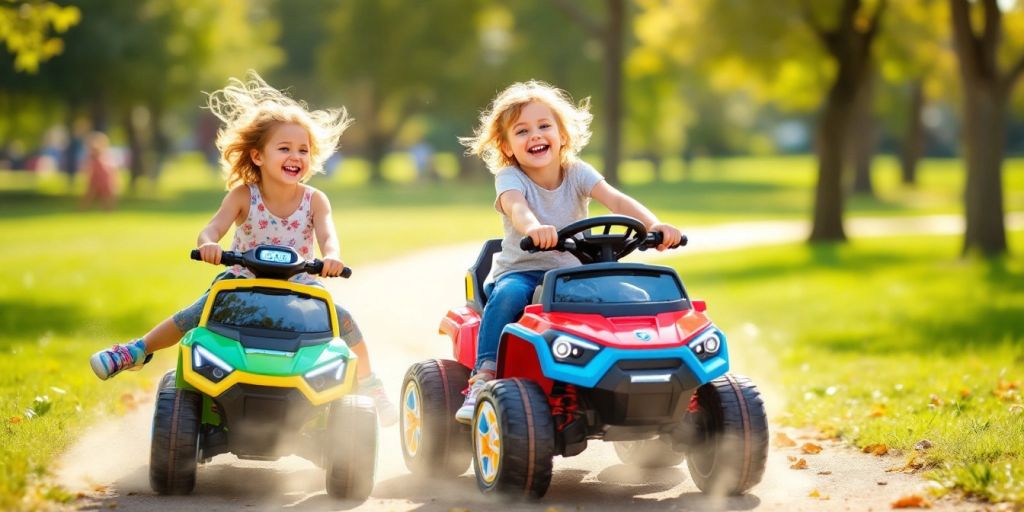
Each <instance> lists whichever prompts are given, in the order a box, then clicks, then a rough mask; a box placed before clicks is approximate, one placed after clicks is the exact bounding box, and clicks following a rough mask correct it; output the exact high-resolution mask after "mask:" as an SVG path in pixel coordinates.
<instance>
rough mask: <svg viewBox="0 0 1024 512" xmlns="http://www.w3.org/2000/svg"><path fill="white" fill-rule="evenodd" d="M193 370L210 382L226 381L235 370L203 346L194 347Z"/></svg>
mask: <svg viewBox="0 0 1024 512" xmlns="http://www.w3.org/2000/svg"><path fill="white" fill-rule="evenodd" d="M192 369H193V370H195V372H196V373H198V374H199V375H202V376H203V377H206V379H207V380H209V381H210V382H220V381H222V380H224V377H227V376H228V375H229V374H231V372H233V371H235V368H234V367H233V366H231V365H230V364H228V363H226V362H224V360H223V359H221V358H219V357H217V356H216V355H215V354H214V353H213V352H210V351H209V350H207V349H206V348H205V347H203V346H202V345H193V346H192Z"/></svg>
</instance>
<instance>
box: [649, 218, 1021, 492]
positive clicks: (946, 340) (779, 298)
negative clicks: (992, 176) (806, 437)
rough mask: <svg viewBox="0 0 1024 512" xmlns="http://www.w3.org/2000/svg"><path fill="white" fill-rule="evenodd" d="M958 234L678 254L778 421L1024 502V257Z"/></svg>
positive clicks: (949, 482) (738, 367) (1017, 242)
mask: <svg viewBox="0 0 1024 512" xmlns="http://www.w3.org/2000/svg"><path fill="white" fill-rule="evenodd" d="M959 244H960V240H959V239H958V238H953V237H909V238H899V239H896V238H878V239H870V240H858V241H854V242H853V243H850V244H848V245H843V246H817V247H809V246H805V245H796V246H786V247H772V248H760V249H751V250H746V251H742V252H736V253H728V254H716V255H701V256H694V257H680V258H679V259H677V260H674V261H670V262H669V264H673V265H674V266H676V267H677V268H679V269H680V272H681V274H682V275H683V278H684V281H685V282H686V284H687V286H688V289H689V291H690V293H691V294H692V295H694V296H696V297H699V298H704V299H706V300H707V301H708V303H709V311H710V312H711V313H712V315H713V317H714V318H715V319H716V321H717V322H718V323H719V324H720V325H721V326H722V327H723V328H724V329H725V331H726V333H728V334H729V343H730V351H731V355H732V356H733V360H734V364H733V369H734V370H735V371H738V372H739V373H746V374H750V375H752V376H753V377H755V380H757V381H759V382H762V383H770V384H769V385H768V387H767V389H766V390H765V391H766V395H767V396H768V404H767V406H768V408H769V415H770V416H771V418H772V419H773V420H775V421H780V422H783V423H786V424H790V425H796V426H813V427H816V428H817V429H819V430H820V431H821V432H822V433H823V434H824V436H825V437H839V438H843V439H845V440H847V441H849V442H851V443H853V444H855V445H857V446H859V447H867V446H878V445H884V446H885V447H886V449H888V450H896V451H899V452H902V453H903V454H904V456H905V457H904V463H905V464H906V466H904V467H903V470H906V471H924V472H925V474H926V475H927V476H928V477H929V478H932V479H935V480H937V481H939V482H940V483H942V484H943V485H944V486H946V488H947V489H956V490H959V491H963V492H964V493H966V494H971V495H976V496H979V497H982V498H986V499H991V500H995V501H1013V502H1016V503H1018V504H1024V428H1022V425H1024V414H1022V413H1024V402H1022V400H1021V390H1022V388H1021V383H1022V381H1024V258H1021V257H1019V256H1018V257H1014V258H1012V259H1007V260H1001V261H997V262H986V261H973V260H972V261H966V260H961V259H959V258H958V257H957V254H958V248H959ZM1011 244H1013V245H1014V246H1017V247H1020V246H1021V244H1024V232H1020V231H1018V232H1016V233H1014V234H1013V235H1012V237H1011ZM919 443H921V444H919ZM915 445H918V447H919V448H923V449H915ZM929 445H930V447H927V448H925V447H926V446H929Z"/></svg>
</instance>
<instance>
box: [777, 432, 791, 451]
mask: <svg viewBox="0 0 1024 512" xmlns="http://www.w3.org/2000/svg"><path fill="white" fill-rule="evenodd" d="M772 444H774V445H775V447H776V448H788V447H790V446H796V441H794V440H792V439H790V437H789V436H787V435H786V434H785V433H784V432H779V433H777V434H775V441H773V442H772Z"/></svg>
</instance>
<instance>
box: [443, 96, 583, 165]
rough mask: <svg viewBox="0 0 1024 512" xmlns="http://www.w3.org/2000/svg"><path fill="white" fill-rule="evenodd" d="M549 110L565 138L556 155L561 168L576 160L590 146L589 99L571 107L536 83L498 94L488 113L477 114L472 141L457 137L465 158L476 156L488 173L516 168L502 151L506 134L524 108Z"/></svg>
mask: <svg viewBox="0 0 1024 512" xmlns="http://www.w3.org/2000/svg"><path fill="white" fill-rule="evenodd" d="M535 101H537V102H540V103H543V104H545V105H547V106H548V108H550V109H551V112H552V113H553V114H554V116H555V123H557V124H558V130H559V132H560V133H561V134H562V136H563V137H565V143H564V144H562V150H561V153H560V154H559V157H560V160H561V165H562V167H567V166H568V164H569V163H570V162H572V161H574V160H576V158H577V155H579V152H580V150H582V149H583V147H584V146H586V145H587V142H590V122H591V121H592V120H593V118H594V116H593V115H592V114H591V113H590V98H589V97H587V98H583V99H582V100H581V101H580V102H579V104H575V105H574V104H573V101H572V97H570V96H569V94H568V93H567V92H565V91H563V90H561V89H559V88H557V87H554V86H552V85H549V84H547V83H544V82H540V81H537V80H530V81H528V82H517V83H514V84H512V85H510V86H508V87H506V88H505V90H503V91H501V92H500V93H498V95H497V96H496V97H495V98H494V101H492V102H491V104H490V105H489V107H488V108H487V110H485V111H483V112H482V113H481V114H480V124H479V126H477V128H476V130H475V131H474V132H473V136H472V137H459V142H460V143H461V144H462V145H463V146H466V154H467V155H477V156H479V157H480V158H481V159H483V161H484V163H486V164H487V168H488V169H489V170H490V171H491V173H497V172H498V171H499V170H501V169H503V168H505V167H508V166H512V165H518V164H519V163H518V162H517V161H516V157H515V156H514V155H513V156H508V155H506V154H505V152H504V151H502V147H503V146H504V145H505V144H507V143H508V140H506V137H505V131H506V130H507V129H508V127H509V126H511V125H512V124H513V123H515V122H516V120H517V119H519V115H520V114H521V113H522V111H523V107H525V106H526V105H528V104H530V103H533V102H535Z"/></svg>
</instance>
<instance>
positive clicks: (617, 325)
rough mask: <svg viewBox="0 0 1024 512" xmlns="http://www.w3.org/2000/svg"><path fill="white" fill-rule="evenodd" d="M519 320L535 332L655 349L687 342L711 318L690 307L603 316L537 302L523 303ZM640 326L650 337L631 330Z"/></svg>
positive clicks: (613, 345) (615, 345)
mask: <svg viewBox="0 0 1024 512" xmlns="http://www.w3.org/2000/svg"><path fill="white" fill-rule="evenodd" d="M519 323H520V324H522V325H523V327H527V328H529V329H531V330H533V331H534V332H544V331H546V330H548V329H551V328H556V329H558V330H559V331H564V332H566V333H568V334H573V335H576V336H579V337H581V338H584V339H588V340H591V341H594V342H596V343H599V344H601V345H604V346H606V347H616V348H624V349H635V348H648V349H654V348H669V347H677V346H679V345H681V344H683V343H686V342H687V341H689V339H690V338H692V337H693V336H694V335H695V334H697V333H698V332H700V331H701V330H703V329H704V328H705V327H707V326H708V325H711V320H710V319H708V317H707V315H705V314H704V313H702V312H697V311H696V310H693V309H688V310H685V311H672V312H668V313H661V314H659V315H655V316H620V317H605V316H601V315H596V314H582V313H545V312H543V311H542V310H541V306H540V305H539V304H531V305H530V306H527V307H526V312H525V314H524V315H523V317H522V318H521V319H519ZM639 330H642V331H646V332H647V333H648V334H650V335H651V339H650V340H649V341H643V340H641V339H640V338H638V337H637V336H636V335H635V334H634V333H635V332H636V331H639Z"/></svg>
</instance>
